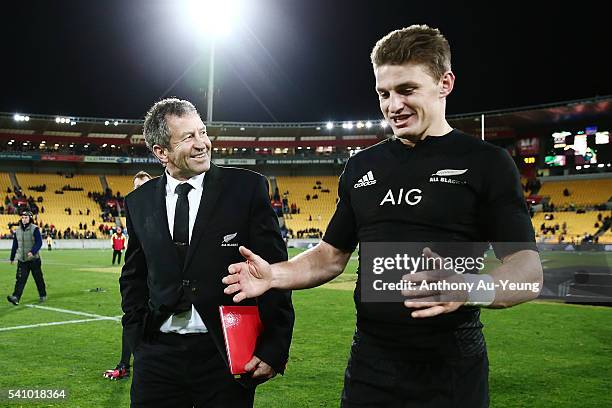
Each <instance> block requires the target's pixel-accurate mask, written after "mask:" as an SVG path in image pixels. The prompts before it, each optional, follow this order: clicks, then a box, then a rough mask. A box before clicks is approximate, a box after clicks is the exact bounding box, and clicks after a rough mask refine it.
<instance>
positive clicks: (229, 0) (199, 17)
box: [185, 0, 242, 37]
mask: <svg viewBox="0 0 612 408" xmlns="http://www.w3.org/2000/svg"><path fill="white" fill-rule="evenodd" d="M241 3H242V2H241V1H239V0H189V1H188V2H187V7H186V8H185V12H186V13H188V16H189V17H190V18H191V19H192V20H193V22H194V27H197V29H198V31H199V32H200V34H201V35H206V36H213V37H221V36H226V35H228V34H229V33H230V32H231V31H232V27H233V26H234V25H235V24H236V22H237V21H238V20H239V18H240V12H241V10H242V4H241Z"/></svg>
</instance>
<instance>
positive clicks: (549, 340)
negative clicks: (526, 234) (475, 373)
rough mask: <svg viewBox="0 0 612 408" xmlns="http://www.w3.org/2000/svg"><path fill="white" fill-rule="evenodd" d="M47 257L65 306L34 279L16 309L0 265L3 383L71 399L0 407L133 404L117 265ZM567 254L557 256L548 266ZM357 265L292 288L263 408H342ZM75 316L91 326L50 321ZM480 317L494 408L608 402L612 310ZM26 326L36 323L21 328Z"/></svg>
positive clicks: (79, 253) (95, 254)
mask: <svg viewBox="0 0 612 408" xmlns="http://www.w3.org/2000/svg"><path fill="white" fill-rule="evenodd" d="M295 253H296V251H295V250H293V251H292V252H291V255H295ZM42 256H43V271H44V274H45V279H46V281H47V290H48V296H49V298H48V301H47V302H46V303H45V304H44V305H43V306H45V307H48V308H55V309H63V310H64V311H55V310H48V309H40V308H34V307H29V306H27V305H28V304H31V305H38V302H37V301H38V295H37V293H36V287H35V285H34V281H33V279H32V278H31V277H30V279H29V281H28V284H27V286H26V290H25V293H24V295H23V297H22V302H21V304H20V305H19V306H18V307H15V306H13V305H11V304H9V303H8V302H7V301H6V299H5V296H6V295H8V294H9V293H11V292H12V288H13V285H14V280H15V266H14V265H10V264H9V263H8V261H4V262H3V263H1V264H0V294H2V298H1V299H0V301H1V302H2V303H0V361H1V362H2V370H3V375H2V376H0V390H2V392H4V393H6V390H7V389H24V388H26V389H27V388H36V389H43V388H44V389H57V388H65V389H67V390H68V392H69V397H68V399H67V400H66V401H64V402H32V401H26V402H9V401H7V400H6V399H5V400H0V407H4V406H7V407H18V406H23V407H52V406H58V407H127V406H129V388H130V380H124V381H119V382H111V381H109V380H106V379H104V378H102V372H103V371H104V370H105V369H109V368H113V367H114V366H115V364H116V363H117V361H118V359H119V353H120V344H121V326H120V323H119V322H118V321H117V319H118V317H119V316H120V315H121V309H120V306H119V303H120V295H119V289H118V286H119V285H118V277H119V271H120V270H119V268H118V267H116V266H115V267H113V266H111V257H112V252H111V251H110V250H109V251H105V250H63V251H60V250H58V251H51V252H47V251H46V250H43V251H42ZM563 256H566V255H563V254H558V255H557V254H555V255H553V256H552V259H551V260H550V262H551V263H555V262H560V261H559V257H563ZM576 256H577V254H576ZM0 258H2V259H7V258H8V251H0ZM562 261H563V260H562ZM356 268H357V261H356V260H351V261H350V264H349V266H348V267H347V270H346V272H345V273H344V274H343V275H342V276H340V277H339V278H338V279H337V281H336V282H337V283H332V284H328V285H326V286H324V287H322V288H317V289H312V290H306V291H298V292H294V297H293V298H294V305H295V310H296V325H295V332H294V340H293V344H292V350H291V357H290V362H289V365H288V368H287V372H286V375H285V376H283V377H277V378H275V379H273V380H272V381H269V382H268V383H266V384H264V385H262V386H260V387H258V389H257V396H256V404H255V405H256V406H257V407H262V408H263V407H290V408H293V407H309V408H310V407H337V406H338V405H339V403H338V401H339V395H340V391H341V388H342V379H343V374H344V368H345V366H346V361H347V357H348V352H349V347H350V344H351V337H352V333H353V330H354V322H355V312H354V307H353V301H352V292H351V286H352V285H353V283H352V282H353V281H354V277H355V270H356ZM96 288H101V289H102V290H101V291H95V289H96ZM92 289H94V291H91V290H92ZM66 311H76V312H81V313H87V314H90V315H97V316H106V317H111V318H115V320H113V319H107V320H101V319H99V320H89V319H96V317H95V316H84V315H77V314H70V313H68V312H66ZM75 320H77V321H80V320H89V321H82V322H72V323H68V324H53V325H48V324H49V323H56V322H67V321H75ZM482 320H483V322H484V324H485V335H486V338H487V343H488V348H489V359H490V363H491V372H490V388H491V399H492V401H491V406H492V407H572V408H575V407H581V408H586V407H611V406H612V392H611V390H612V308H606V307H591V306H574V305H565V304H561V303H546V302H537V303H530V304H525V305H521V306H518V307H515V308H512V309H508V310H483V317H482ZM42 324H47V325H42ZM25 325H32V326H34V327H29V328H20V329H16V328H15V327H17V326H25ZM7 329H8V330H7Z"/></svg>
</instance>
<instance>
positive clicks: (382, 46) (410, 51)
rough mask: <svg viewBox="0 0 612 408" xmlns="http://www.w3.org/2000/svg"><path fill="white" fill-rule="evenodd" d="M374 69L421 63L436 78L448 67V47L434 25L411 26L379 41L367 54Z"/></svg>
mask: <svg viewBox="0 0 612 408" xmlns="http://www.w3.org/2000/svg"><path fill="white" fill-rule="evenodd" d="M370 59H371V60H372V65H373V66H374V68H376V67H379V66H381V65H403V64H406V63H409V62H412V63H417V64H423V65H425V66H426V67H427V69H428V70H429V73H430V74H431V76H432V77H433V78H434V79H435V80H440V78H442V76H443V75H444V73H446V72H447V71H450V69H451V50H450V45H449V44H448V41H447V40H446V38H445V37H444V36H443V35H442V33H440V30H438V29H437V28H431V27H429V26H427V25H424V24H423V25H411V26H410V27H405V28H402V29H399V30H395V31H391V32H390V33H389V34H387V35H385V36H384V37H383V38H381V39H380V40H378V42H377V43H376V45H375V46H374V48H373V49H372V53H371V54H370Z"/></svg>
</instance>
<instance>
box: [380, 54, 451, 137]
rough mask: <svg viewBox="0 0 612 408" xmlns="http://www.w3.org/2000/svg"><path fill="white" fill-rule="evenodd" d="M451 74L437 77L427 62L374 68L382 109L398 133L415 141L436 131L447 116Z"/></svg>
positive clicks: (392, 127) (395, 132) (386, 118)
mask: <svg viewBox="0 0 612 408" xmlns="http://www.w3.org/2000/svg"><path fill="white" fill-rule="evenodd" d="M449 74H450V75H451V76H452V73H449ZM447 75H448V74H445V77H443V78H442V79H440V80H439V81H436V80H435V79H434V78H433V77H432V76H431V74H430V73H429V71H428V70H427V67H426V66H425V65H422V64H416V63H406V64H403V65H380V66H377V67H375V68H374V76H375V77H376V92H377V93H378V100H379V103H380V110H381V111H382V114H383V116H384V118H385V120H386V121H387V123H389V125H390V126H391V129H393V134H394V135H395V136H396V137H398V138H400V139H407V140H409V141H410V142H412V143H414V142H416V141H418V140H421V139H422V138H423V137H424V136H426V135H435V133H436V132H437V130H438V128H439V127H440V124H441V123H444V120H445V119H444V111H445V97H446V96H447V95H448V93H450V90H448V91H447V89H446V88H445V80H448V77H447ZM451 80H454V77H452V78H451ZM450 89H451V90H452V84H451V86H450Z"/></svg>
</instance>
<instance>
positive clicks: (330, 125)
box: [325, 122, 334, 130]
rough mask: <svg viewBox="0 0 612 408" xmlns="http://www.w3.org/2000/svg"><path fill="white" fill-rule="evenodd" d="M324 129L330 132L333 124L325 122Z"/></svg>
mask: <svg viewBox="0 0 612 408" xmlns="http://www.w3.org/2000/svg"><path fill="white" fill-rule="evenodd" d="M325 127H326V128H327V130H331V129H333V128H334V122H327V124H326V125H325Z"/></svg>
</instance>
